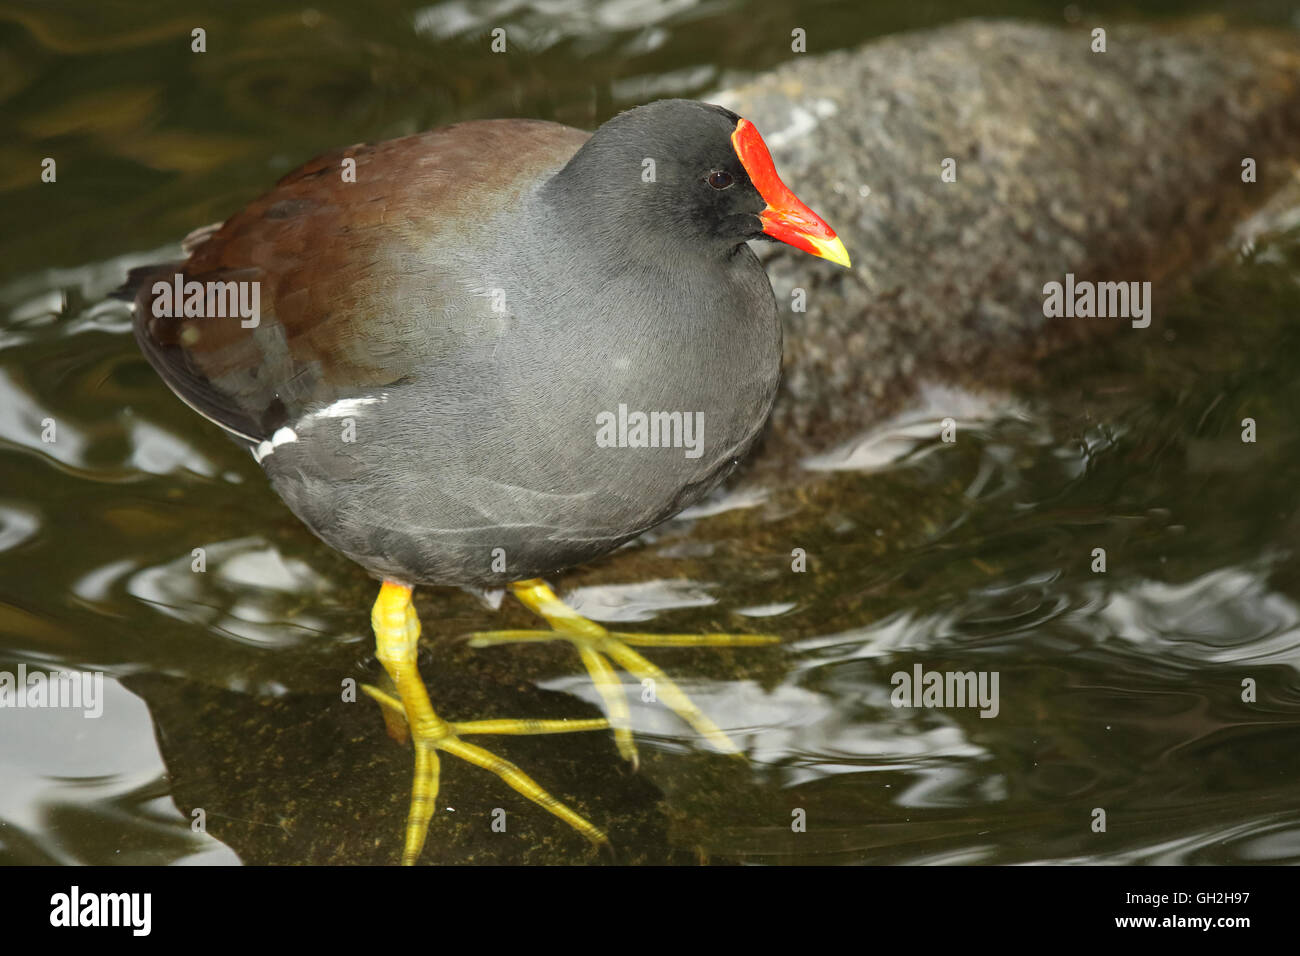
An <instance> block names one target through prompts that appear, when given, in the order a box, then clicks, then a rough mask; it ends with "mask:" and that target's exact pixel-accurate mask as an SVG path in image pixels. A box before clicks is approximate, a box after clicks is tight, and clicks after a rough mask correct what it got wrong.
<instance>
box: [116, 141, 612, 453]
mask: <svg viewBox="0 0 1300 956" xmlns="http://www.w3.org/2000/svg"><path fill="white" fill-rule="evenodd" d="M587 135H588V134H586V133H583V132H580V131H578V130H574V129H571V128H569V127H565V126H560V125H558V124H554V123H543V122H535V121H531V120H488V121H481V122H473V123H463V124H458V125H455V126H449V127H444V128H443V129H439V130H434V131H432V132H429V133H421V134H419V135H416V136H410V137H406V138H404V139H399V140H390V141H388V142H384V143H378V144H373V145H360V146H352V147H348V148H346V149H340V150H335V151H333V152H330V153H326V154H324V155H322V156H319V157H317V158H316V159H314V160H312V161H311V162H309V163H307V164H306V165H304V166H302V167H300V168H298V169H297V170H295V171H293V172H292V173H290V174H289V175H287V176H285V177H284V178H283V179H282V180H280V182H279V183H278V184H277V185H276V186H275V188H274V189H272V190H271V191H270V192H269V193H267V194H266V195H264V196H262V197H260V198H259V199H256V200H254V201H253V202H252V203H250V204H249V205H248V206H246V207H245V208H244V209H243V210H241V211H240V212H238V213H236V214H235V215H234V216H232V217H231V218H230V219H229V220H227V221H226V222H225V223H224V224H222V225H221V226H220V228H216V229H212V230H211V232H210V233H209V234H208V235H206V236H204V235H203V232H204V230H200V231H198V233H196V234H194V238H195V243H196V244H195V245H194V246H193V250H192V252H191V253H190V256H189V258H188V259H187V260H186V261H185V262H184V263H183V264H181V265H179V266H176V265H173V266H164V267H160V268H158V269H150V270H133V274H132V281H133V282H134V283H135V284H136V288H137V292H136V295H135V300H134V308H135V322H134V328H135V336H136V340H137V341H138V342H139V344H140V348H141V350H142V351H143V352H144V354H145V356H146V358H148V360H149V362H150V364H152V365H153V366H154V368H155V369H157V371H158V372H159V374H160V375H161V376H162V378H163V380H164V381H165V382H166V383H167V385H168V386H169V387H170V388H171V389H172V390H173V391H174V392H176V394H177V395H178V396H179V397H180V398H181V399H182V400H184V401H185V402H186V403H187V404H189V405H190V406H191V407H192V408H194V409H195V410H196V411H198V412H199V413H200V414H202V415H204V416H205V417H207V418H209V419H211V420H212V421H214V422H216V423H217V424H218V425H220V426H222V427H223V428H225V429H226V430H228V431H230V432H231V433H233V434H235V435H237V436H239V437H241V438H243V439H245V440H247V441H249V442H258V441H262V440H265V439H267V438H269V437H270V436H271V435H272V434H273V433H274V432H275V430H276V429H277V428H279V427H280V426H281V425H283V424H285V423H287V422H292V421H296V420H297V418H298V417H299V416H300V415H302V414H303V413H304V412H305V411H307V410H310V409H314V408H319V407H322V406H324V405H327V404H329V403H331V402H333V401H336V400H337V399H339V398H346V397H352V396H356V395H359V394H364V393H365V392H366V391H367V390H372V389H375V388H377V387H382V386H385V385H391V384H393V383H395V382H397V381H399V380H400V379H402V378H403V377H404V376H405V375H407V374H408V373H409V372H410V371H411V370H412V368H413V366H415V365H417V364H418V363H419V362H420V361H421V359H422V351H421V346H422V343H423V340H424V339H425V338H426V337H427V329H426V328H425V326H424V325H423V316H422V315H421V314H420V313H419V312H418V311H417V310H416V307H415V306H411V307H410V308H409V309H408V308H404V307H403V306H404V303H400V302H399V303H394V292H393V286H394V280H395V279H396V278H398V277H396V276H394V275H393V272H392V269H393V268H399V266H397V265H396V264H397V263H399V262H405V263H408V265H407V268H413V269H417V270H418V269H419V268H420V264H419V257H418V255H411V253H412V252H415V251H417V250H419V249H421V248H425V247H427V244H428V240H429V239H430V237H432V236H435V235H437V234H446V233H448V232H452V233H456V232H460V233H466V234H472V230H473V228H474V224H475V223H476V222H481V221H483V220H484V219H485V218H486V217H488V216H490V215H492V214H494V213H496V212H499V211H500V210H501V209H502V208H505V207H508V206H509V204H510V203H512V202H513V201H515V200H516V199H517V197H518V191H519V188H522V187H521V186H520V185H519V184H526V183H528V182H529V181H530V176H529V171H530V169H544V168H555V165H556V163H557V162H558V163H563V162H564V161H565V160H566V159H567V158H568V157H569V156H571V155H572V154H573V153H574V152H575V151H576V150H577V149H578V147H579V146H581V144H582V143H583V142H584V141H585V140H586V138H587ZM346 158H351V159H353V160H355V162H356V182H344V181H343V180H342V175H341V173H342V164H343V160H344V159H346ZM502 184H507V185H509V184H514V185H513V186H510V188H501V185H502ZM411 263H414V265H411ZM178 271H179V272H180V273H181V274H182V276H183V278H184V281H198V282H203V283H206V282H210V281H231V280H240V281H250V280H255V281H257V282H259V283H260V322H259V324H258V325H257V327H256V328H244V327H243V326H242V325H241V323H240V320H239V318H238V317H233V318H189V319H186V318H168V317H158V316H155V315H154V314H153V302H154V293H153V291H152V290H153V283H154V282H157V281H159V280H165V281H169V282H170V281H171V280H172V279H173V277H174V275H175V274H176V273H177V272H178ZM433 291H434V293H435V295H436V289H435V290H433ZM427 307H428V303H427V302H426V303H425V306H424V308H426V309H427ZM376 311H381V312H382V313H383V314H375V312H376Z"/></svg>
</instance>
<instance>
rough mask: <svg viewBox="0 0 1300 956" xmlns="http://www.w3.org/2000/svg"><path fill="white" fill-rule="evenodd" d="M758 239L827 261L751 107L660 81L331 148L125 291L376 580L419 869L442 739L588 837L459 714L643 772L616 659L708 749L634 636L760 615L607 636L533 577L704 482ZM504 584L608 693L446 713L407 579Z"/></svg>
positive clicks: (663, 515)
mask: <svg viewBox="0 0 1300 956" xmlns="http://www.w3.org/2000/svg"><path fill="white" fill-rule="evenodd" d="M751 240H774V241H779V242H783V243H786V244H788V245H790V246H793V247H795V248H798V249H800V250H803V251H805V252H807V253H810V254H811V255H813V256H816V257H819V258H821V259H824V260H827V261H829V262H831V263H834V264H836V265H839V266H843V267H846V268H848V267H850V260H849V257H848V253H847V252H846V250H845V248H844V245H843V243H842V242H841V241H840V239H839V238H838V237H837V236H836V234H835V232H834V231H833V230H832V229H831V227H830V226H829V225H828V224H827V223H826V222H825V220H823V219H822V218H821V217H820V216H818V215H817V214H816V213H814V212H813V211H812V210H811V209H809V208H808V206H806V205H805V204H804V203H803V202H802V201H800V200H799V199H798V198H797V197H796V196H795V195H794V193H793V192H791V190H790V189H789V188H788V187H787V186H786V185H785V184H784V183H783V182H782V181H781V179H780V177H779V176H778V174H777V171H776V169H775V166H774V164H773V160H772V157H771V154H770V152H769V150H768V148H767V145H766V144H765V142H764V140H763V137H762V136H761V134H760V133H759V131H758V129H757V128H756V127H755V125H754V124H752V123H750V122H749V121H747V120H746V119H744V118H742V117H740V116H738V115H737V114H735V113H733V112H731V111H730V110H727V109H725V108H723V107H721V106H717V105H713V104H708V103H703V102H698V101H693V100H684V99H670V100H660V101H656V102H652V103H648V104H645V105H642V106H637V107H634V108H631V109H628V110H626V111H624V112H621V113H619V114H617V115H615V116H614V117H612V118H611V119H609V120H608V121H607V122H605V123H604V124H603V125H601V126H599V127H598V128H597V129H596V130H595V131H594V132H592V133H588V132H585V131H582V130H578V129H575V128H572V127H569V126H566V125H562V124H559V123H554V122H549V121H542V120H533V119H491V120H472V121H466V122H461V123H456V124H453V125H449V126H444V127H441V128H438V129H434V130H431V131H428V132H424V133H419V134H415V135H412V136H406V137H403V138H399V139H393V140H388V141H384V142H378V143H367V144H360V145H355V146H351V147H346V148H343V149H338V150H334V151H332V152H327V153H325V154H323V155H321V156H318V157H317V158H315V159H313V160H311V161H309V162H307V163H306V164H305V165H303V166H301V167H299V168H297V169H295V170H294V171H292V172H290V173H289V174H287V175H286V176H284V177H283V178H282V179H281V180H280V181H279V182H278V183H277V184H276V185H275V186H274V187H273V188H272V189H271V190H270V191H269V192H267V193H265V194H264V195H262V196H261V197H259V198H257V199H255V200H253V201H252V202H250V203H248V204H247V205H246V206H245V207H244V208H242V209H240V210H239V211H237V212H235V213H234V214H233V215H232V216H231V217H230V218H228V219H226V220H225V221H224V222H222V223H220V224H216V225H213V226H208V227H205V228H203V229H199V230H196V231H195V232H194V233H192V234H191V236H190V237H189V238H188V239H187V240H186V242H185V243H184V244H183V246H182V250H183V254H184V255H185V258H184V260H183V261H175V262H171V263H163V264H159V265H153V266H145V267H141V268H137V269H133V270H131V272H130V273H129V274H128V276H127V278H126V282H125V284H124V286H123V287H122V289H121V290H119V297H120V298H124V299H126V300H127V301H129V302H130V303H131V307H132V312H133V320H132V326H133V331H134V336H135V339H136V342H137V343H138V346H139V348H140V350H141V352H142V353H143V355H144V357H145V358H146V359H147V360H148V362H149V363H150V364H151V365H152V366H153V368H154V369H155V370H156V372H157V373H158V375H159V376H160V377H161V379H162V380H163V382H164V383H165V384H166V385H167V386H168V387H169V388H170V390H171V391H172V392H174V393H175V395H176V396H177V397H178V398H180V399H181V400H182V401H183V402H185V403H186V404H187V405H188V406H189V407H190V408H191V409H192V410H193V411H195V412H197V413H198V414H199V415H201V416H202V417H203V418H206V419H207V420H209V421H210V422H212V423H214V424H215V425H216V426H218V427H220V428H221V429H222V430H224V431H225V432H226V433H227V434H228V435H229V436H230V437H232V438H233V439H234V440H235V441H236V442H238V443H239V444H241V445H242V446H243V447H245V448H246V449H247V450H248V452H250V453H251V454H252V456H253V458H254V459H255V460H256V461H257V463H258V464H259V465H260V466H261V468H262V469H263V470H264V472H265V474H266V476H267V478H268V479H269V482H270V485H271V487H272V489H274V491H275V492H276V493H277V494H278V495H279V496H280V498H281V499H282V500H283V501H284V503H285V504H286V505H287V506H288V508H289V509H290V510H291V511H292V512H293V513H294V514H295V515H296V516H297V517H298V518H299V519H301V521H302V522H303V523H304V524H305V525H306V526H307V527H308V528H309V529H310V530H311V531H312V532H314V533H315V534H316V535H317V536H318V537H319V538H321V539H322V540H323V541H324V542H325V543H326V544H327V545H328V546H330V547H331V548H333V549H335V550H336V551H338V552H340V553H342V554H343V555H346V556H347V557H348V558H350V559H351V560H352V561H354V562H355V563H356V564H358V565H360V566H361V568H362V569H364V570H365V571H366V572H368V573H369V574H370V575H371V576H372V577H373V578H375V579H376V580H377V581H378V582H380V589H379V594H378V597H377V598H376V600H375V603H374V605H373V607H372V609H371V616H370V620H371V625H372V628H373V631H374V634H375V648H376V657H377V659H378V661H379V662H380V663H381V664H382V666H383V669H384V672H385V673H386V675H387V678H388V683H387V685H386V688H381V687H379V686H373V685H367V686H366V687H365V690H366V693H367V694H369V695H370V696H371V697H372V698H373V699H374V700H375V701H376V702H378V704H379V707H380V710H381V711H382V713H383V714H384V717H385V720H386V721H387V722H388V726H389V730H390V732H391V733H392V734H393V735H394V736H396V737H398V739H405V738H406V736H407V735H408V734H409V738H410V740H411V743H412V749H413V751H414V771H413V782H412V789H411V797H410V803H409V808H408V813H407V822H406V830H405V834H404V838H403V846H402V853H401V862H402V863H403V864H412V863H415V862H417V861H418V859H419V857H420V855H421V853H422V850H423V847H424V844H425V841H426V838H427V834H428V830H429V825H430V821H431V819H432V816H433V812H434V801H435V799H436V796H437V792H438V782H439V779H440V773H441V764H440V760H439V754H444V755H450V756H455V757H458V758H461V759H463V760H465V761H468V762H470V763H473V764H476V765H478V766H480V767H483V768H485V769H487V770H489V771H491V772H493V773H495V774H496V775H497V776H498V777H500V778H501V779H502V780H503V781H504V782H505V783H506V784H508V785H509V786H511V787H513V788H514V789H516V790H517V791H519V792H520V793H521V794H523V795H524V796H526V797H528V798H529V799H531V800H533V801H534V802H536V803H537V804H539V805H540V806H541V807H543V808H544V809H546V810H547V811H549V812H550V813H552V814H554V815H556V816H557V817H559V818H560V819H562V820H564V821H565V822H566V823H568V824H569V825H570V826H571V827H573V828H574V829H575V830H576V831H578V832H579V833H580V834H582V835H583V836H584V837H586V838H587V839H588V840H590V841H591V842H592V843H594V844H604V843H607V842H608V839H609V838H608V835H607V834H606V833H605V832H604V831H603V830H602V829H600V828H599V827H597V826H596V825H594V824H593V823H591V822H590V821H588V820H587V819H586V818H584V817H583V816H581V815H580V814H578V813H577V812H575V811H574V810H572V809H571V808H570V807H568V806H567V805H566V804H564V803H563V802H561V801H560V800H558V799H556V798H555V797H553V796H552V795H551V794H550V793H548V792H547V791H546V790H544V789H543V788H542V787H541V786H540V785H538V784H537V783H536V782H535V781H534V780H533V779H532V778H531V777H530V776H528V775H527V774H525V773H524V772H523V771H522V770H521V769H520V768H518V767H517V766H515V765H514V764H512V763H510V762H508V761H506V760H504V759H502V758H500V757H498V756H496V755H495V754H493V753H491V752H490V751H488V750H486V749H485V748H482V747H479V746H477V745H476V744H472V743H469V742H468V741H466V740H465V739H464V738H465V737H468V736H471V735H473V734H483V733H498V734H503V733H504V734H518V733H529V734H532V733H560V732H574V731H588V730H605V729H608V730H610V731H612V733H613V737H614V742H615V744H616V747H617V749H618V751H619V752H620V754H621V755H622V756H623V757H624V758H626V759H627V760H628V761H630V762H631V763H632V764H633V765H635V764H636V761H637V750H636V745H635V741H634V739H633V736H632V732H631V727H630V724H629V708H628V704H627V700H626V698H625V696H624V694H623V690H622V684H621V681H620V678H619V677H618V676H617V674H616V672H615V669H614V666H615V665H617V666H619V667H622V668H623V669H625V670H626V671H628V672H629V673H631V674H632V675H633V676H634V677H637V678H638V679H640V680H646V679H649V680H653V681H655V684H656V686H657V697H658V699H659V700H660V701H661V702H663V703H664V704H665V705H666V706H667V707H669V708H670V709H672V710H673V711H675V712H676V713H677V714H678V715H679V716H681V717H682V718H683V719H684V720H685V721H687V722H688V723H689V724H690V725H691V726H693V727H694V728H695V729H696V730H697V732H699V733H701V734H702V735H703V736H704V737H705V738H707V739H708V740H709V741H710V742H711V743H712V744H713V745H714V746H715V747H716V748H717V749H718V750H720V751H722V752H724V753H732V754H735V753H738V750H737V748H736V746H735V745H734V743H732V741H731V740H730V739H729V738H728V737H727V735H726V734H725V733H724V732H723V731H722V730H721V729H720V728H719V727H718V726H717V725H716V724H715V723H714V722H713V721H711V720H710V719H709V718H708V717H707V716H706V715H704V714H703V713H702V712H701V711H700V710H699V708H697V707H696V706H695V705H694V703H693V702H691V700H690V699H689V698H688V697H687V695H686V694H685V693H684V692H682V691H681V690H680V688H678V687H677V685H676V684H674V683H673V682H672V681H671V679H670V678H669V677H668V675H667V674H665V673H664V672H663V671H662V670H660V669H659V668H658V667H657V666H655V665H654V664H653V663H651V661H650V660H649V659H647V658H646V657H645V656H644V655H643V654H641V653H640V652H639V651H636V650H634V649H633V648H634V647H637V646H641V647H655V646H683V645H714V646H717V645H747V644H748V645H754V644H761V643H768V642H771V641H773V640H775V638H773V637H772V636H770V635H745V634H735V635H733V634H706V635H663V634H640V633H637V634H630V633H619V632H612V631H609V630H607V629H606V628H604V627H603V626H601V625H599V624H597V623H596V622H594V621H591V620H589V619H587V618H585V617H583V616H581V615H580V614H579V613H578V612H577V611H575V610H573V609H572V608H570V607H569V606H568V605H567V604H565V603H564V602H563V601H562V600H561V599H560V598H559V597H558V596H557V594H556V593H555V591H553V590H552V588H551V586H550V585H549V584H548V583H547V578H548V577H550V576H554V575H556V574H558V573H560V572H562V571H564V570H566V569H569V568H572V567H574V566H577V565H580V564H583V563H585V562H589V561H591V560H593V559H595V558H597V557H600V556H601V555H604V554H606V553H608V552H610V551H612V550H613V549H615V548H617V547H619V546H620V545H622V544H623V543H625V542H627V541H629V540H631V539H633V538H635V537H636V536H638V535H640V534H641V533H643V532H645V531H647V530H648V529H650V528H653V527H655V526H656V525H658V524H660V523H661V522H663V521H665V520H667V519H668V518H670V517H672V516H673V515H676V514H677V513H679V512H680V511H682V510H683V509H684V508H686V507H688V506H689V505H691V504H692V503H694V502H697V501H699V500H700V499H701V498H702V497H703V496H705V495H706V494H708V493H709V492H710V491H711V490H712V489H713V488H715V487H716V486H718V485H719V483H720V482H722V481H723V480H725V479H726V477H727V476H728V475H729V474H731V473H732V472H733V471H734V469H735V468H736V467H737V466H738V465H739V464H740V463H741V461H742V460H743V459H744V458H745V456H746V454H747V453H748V452H749V451H750V449H751V448H752V447H753V446H754V444H755V442H756V441H757V439H758V438H759V437H760V435H761V433H762V431H763V429H764V426H765V424H766V422H767V420H768V418H769V415H770V413H771V411H772V407H773V404H774V402H775V401H776V396H777V392H778V386H779V383H780V376H781V352H782V328H781V319H780V315H779V310H778V307H777V303H776V298H775V295H774V293H773V291H772V286H771V283H770V281H769V279H768V276H767V273H766V271H765V270H764V268H763V266H762V264H761V262H760V260H759V258H758V256H757V255H756V254H755V252H754V250H753V249H752V248H751V247H750V245H749V243H750V241H751ZM425 586H459V587H464V588H471V589H474V588H479V589H482V588H506V589H508V590H509V592H510V593H512V594H513V595H514V596H515V597H516V598H518V599H519V601H520V602H522V603H523V604H524V605H525V606H526V607H528V608H529V609H531V610H532V611H533V612H535V613H536V614H537V615H538V616H539V617H541V618H542V619H543V620H544V621H545V622H546V623H547V624H548V625H549V629H540V630H536V631H517V630H516V631H484V632H478V633H476V634H474V635H471V644H472V645H473V646H476V647H485V646H490V645H494V644H503V643H508V642H520V641H542V640H563V641H568V642H569V643H570V644H572V645H573V646H574V648H576V650H577V652H578V655H579V657H580V658H581V660H582V662H583V664H584V665H585V667H586V669H587V671H588V672H589V674H590V676H591V678H592V680H593V683H594V685H595V687H596V689H597V690H598V692H599V696H600V697H601V699H602V702H603V704H604V706H605V711H606V714H607V717H605V718H596V719H590V720H576V719H575V720H545V721H543V720H528V719H504V720H478V721H462V722H453V721H448V720H445V719H444V718H443V717H442V716H441V715H440V714H438V712H437V711H436V710H435V709H434V707H433V704H432V701H431V699H430V697H429V694H428V692H427V689H426V688H425V685H424V683H423V680H422V678H421V677H420V674H419V671H418V669H417V666H416V650H417V645H418V641H419V639H420V635H421V624H420V621H419V617H418V615H417V613H416V611H415V607H414V604H413V600H412V595H413V592H414V589H415V588H416V587H425Z"/></svg>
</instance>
